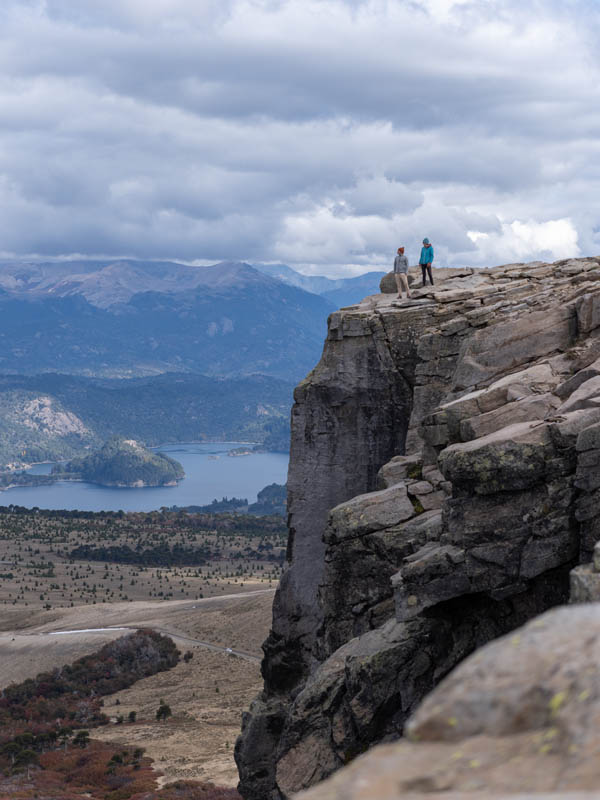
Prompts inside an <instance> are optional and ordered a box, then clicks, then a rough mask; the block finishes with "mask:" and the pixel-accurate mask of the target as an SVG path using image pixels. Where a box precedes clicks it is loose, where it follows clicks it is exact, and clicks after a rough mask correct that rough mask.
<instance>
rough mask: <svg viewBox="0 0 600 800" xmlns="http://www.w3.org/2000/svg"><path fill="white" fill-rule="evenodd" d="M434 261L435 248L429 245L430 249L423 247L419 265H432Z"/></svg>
mask: <svg viewBox="0 0 600 800" xmlns="http://www.w3.org/2000/svg"><path fill="white" fill-rule="evenodd" d="M432 261H433V247H432V246H431V245H429V246H428V247H422V248H421V258H420V259H419V264H431V262H432Z"/></svg>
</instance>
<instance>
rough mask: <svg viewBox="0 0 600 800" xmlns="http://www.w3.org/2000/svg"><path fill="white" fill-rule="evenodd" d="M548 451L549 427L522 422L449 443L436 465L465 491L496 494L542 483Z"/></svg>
mask: <svg viewBox="0 0 600 800" xmlns="http://www.w3.org/2000/svg"><path fill="white" fill-rule="evenodd" d="M551 453H552V445H551V440H550V435H549V432H548V426H547V425H546V424H545V423H542V424H536V423H530V422H524V423H520V424H517V425H510V426H508V427H506V428H503V429H502V430H500V431H496V432H495V433H491V434H489V435H488V436H484V437H482V438H481V439H475V440H474V441H472V442H465V443H462V444H453V445H450V446H449V447H447V448H446V449H445V450H443V451H442V452H441V453H440V457H439V467H440V470H441V472H442V473H443V475H444V477H445V478H446V480H448V481H450V482H451V483H452V485H453V487H455V488H456V489H460V490H462V491H463V492H465V493H466V494H495V493H497V492H506V491H518V490H522V489H529V488H531V487H533V486H535V485H537V484H540V483H543V482H544V481H545V479H546V461H547V460H548V459H549V458H550V456H551Z"/></svg>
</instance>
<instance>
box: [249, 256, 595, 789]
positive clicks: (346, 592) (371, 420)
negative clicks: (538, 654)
mask: <svg viewBox="0 0 600 800" xmlns="http://www.w3.org/2000/svg"><path fill="white" fill-rule="evenodd" d="M439 272H442V271H439ZM445 277H446V280H444V281H443V283H441V284H440V285H436V286H433V287H426V288H424V289H417V290H415V291H414V292H413V299H412V300H411V301H409V302H407V301H404V302H403V301H397V300H395V299H394V297H393V296H392V295H387V294H381V295H375V296H372V297H368V298H366V299H365V300H364V301H363V302H362V303H360V304H359V305H357V306H352V307H349V308H346V309H342V310H341V311H338V312H336V313H334V314H332V315H331V316H330V318H329V328H328V335H327V339H326V342H325V347H324V351H323V356H322V358H321V361H320V362H319V364H318V365H317V366H316V367H315V369H314V370H313V371H312V372H311V373H310V374H309V375H308V377H307V378H306V379H305V380H304V381H303V382H302V383H301V384H300V385H299V387H298V388H297V389H296V392H295V405H294V408H293V411H292V444H291V461H290V471H289V478H288V493H289V494H288V498H289V499H288V521H289V545H288V567H287V569H286V572H285V574H284V576H283V579H282V581H281V585H280V588H279V590H278V592H277V596H276V599H275V603H274V608H273V625H272V630H271V633H270V635H269V637H268V639H267V641H266V642H265V644H264V646H263V647H264V652H265V657H264V660H263V665H262V671H263V677H264V682H265V683H264V690H263V692H262V693H261V695H259V696H258V697H257V698H256V700H255V701H254V703H253V705H252V707H251V709H250V711H249V712H248V713H247V714H245V716H244V721H243V730H242V735H241V737H240V739H239V740H238V742H237V745H236V760H237V763H238V767H239V771H240V790H241V792H242V795H243V797H244V798H245V800H281V798H287V797H291V796H292V795H293V794H294V793H295V792H298V791H300V790H302V789H305V788H307V787H309V786H311V785H313V784H314V783H316V782H318V781H320V780H322V779H323V778H325V777H327V776H328V775H330V774H331V773H332V772H334V771H336V770H337V769H338V768H340V767H342V766H343V765H345V764H347V763H348V762H350V761H351V760H353V759H354V758H355V756H357V755H358V754H360V753H361V752H363V751H365V750H366V749H368V748H369V747H370V746H371V745H372V744H373V743H375V742H385V741H392V740H394V739H398V738H399V737H400V736H401V735H402V733H403V731H404V726H405V723H406V721H407V719H408V718H409V716H410V715H411V714H412V713H413V712H414V710H415V709H416V707H417V705H418V704H419V703H420V701H421V700H422V699H423V697H424V696H425V695H426V694H428V693H429V692H430V691H431V690H432V689H433V688H434V687H435V686H436V685H437V684H438V683H439V682H440V681H441V680H442V679H443V678H444V676H446V675H447V674H448V673H449V672H450V671H451V670H452V669H453V667H455V666H456V665H457V664H458V663H459V662H461V661H462V660H463V659H464V658H465V657H466V656H468V655H469V653H471V652H472V651H473V650H475V649H476V648H478V647H480V646H482V645H484V644H486V643H487V642H489V641H490V640H492V639H495V638H497V637H499V636H502V635H503V634H506V633H507V632H508V631H511V630H513V629H514V628H516V627H518V626H519V625H522V624H523V623H525V622H526V621H527V620H529V619H531V618H532V617H534V616H535V615H537V614H539V613H540V612H543V611H546V610H547V609H549V608H551V607H552V606H555V605H558V604H560V603H563V602H564V601H565V600H566V599H567V598H568V591H569V573H570V571H571V570H572V569H573V568H574V567H575V566H576V565H578V564H581V563H585V562H587V561H589V560H590V559H591V554H592V550H593V547H594V544H595V542H596V540H597V539H599V538H600V515H598V514H597V511H596V509H597V507H598V504H597V502H596V501H597V499H598V498H597V495H596V493H597V492H598V490H599V488H600V480H598V478H597V475H598V474H600V470H599V469H598V465H600V258H590V259H575V260H569V261H560V262H556V263H554V264H544V263H534V264H526V265H524V264H513V265H508V266H504V267H497V268H494V269H490V270H464V271H457V270H454V271H453V273H452V274H451V275H450V277H448V276H445Z"/></svg>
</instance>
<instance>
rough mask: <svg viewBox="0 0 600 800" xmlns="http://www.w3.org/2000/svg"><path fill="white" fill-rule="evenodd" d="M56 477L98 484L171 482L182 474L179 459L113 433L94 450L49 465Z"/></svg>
mask: <svg viewBox="0 0 600 800" xmlns="http://www.w3.org/2000/svg"><path fill="white" fill-rule="evenodd" d="M52 477H54V478H55V479H57V480H82V481H88V482H89V483H97V484H100V486H123V487H128V488H136V487H143V486H174V485H175V484H176V483H177V481H179V480H181V479H182V478H184V477H185V472H184V471H183V467H182V466H181V464H180V463H179V462H178V461H175V459H173V458H169V456H165V455H163V454H162V453H153V452H152V451H151V450H148V449H147V448H146V447H144V446H143V445H141V444H140V443H139V442H136V441H135V440H134V439H124V438H122V437H119V436H115V437H113V438H112V439H109V440H108V441H107V442H106V444H105V445H104V446H103V447H102V448H101V449H100V450H98V451H97V452H95V453H91V454H90V455H89V456H83V457H81V458H74V459H73V460H72V461H69V462H67V463H66V464H57V465H56V466H55V467H54V468H53V469H52Z"/></svg>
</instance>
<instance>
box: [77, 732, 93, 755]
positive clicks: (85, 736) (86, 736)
mask: <svg viewBox="0 0 600 800" xmlns="http://www.w3.org/2000/svg"><path fill="white" fill-rule="evenodd" d="M89 743H90V733H89V731H78V732H77V734H76V736H75V738H74V739H73V744H74V745H75V747H81V749H82V750H83V749H84V748H86V747H87V746H88V744H89Z"/></svg>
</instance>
